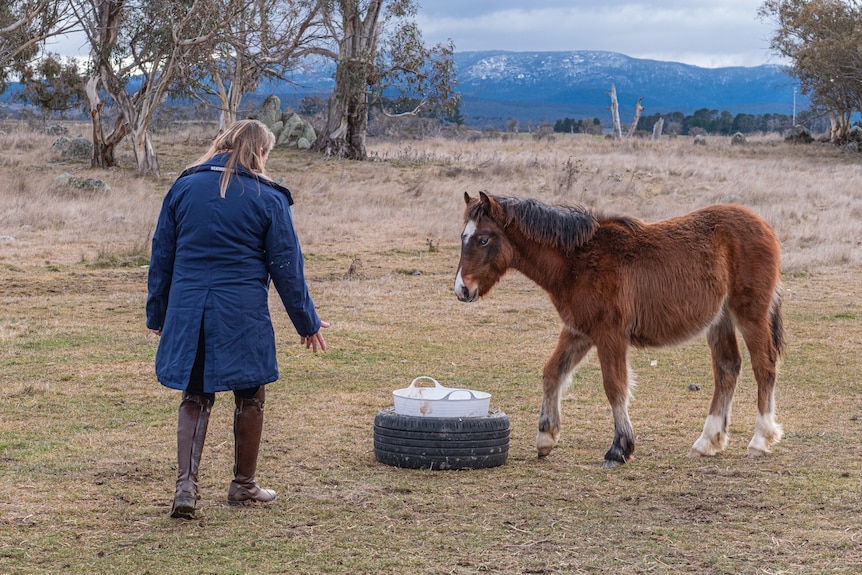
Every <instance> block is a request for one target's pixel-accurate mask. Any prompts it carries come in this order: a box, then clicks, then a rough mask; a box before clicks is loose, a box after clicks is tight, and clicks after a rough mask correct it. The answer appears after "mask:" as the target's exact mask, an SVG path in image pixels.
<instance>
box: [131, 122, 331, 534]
mask: <svg viewBox="0 0 862 575" xmlns="http://www.w3.org/2000/svg"><path fill="white" fill-rule="evenodd" d="M274 144H275V138H274V136H273V134H272V132H270V131H269V129H268V128H267V127H266V126H265V125H264V124H262V123H261V122H258V121H257V120H242V121H239V122H236V123H234V124H233V125H231V127H230V128H228V129H227V130H226V131H225V132H223V133H222V134H220V135H219V136H218V137H217V138H216V139H215V141H214V142H213V143H212V145H211V146H210V149H209V150H208V151H207V152H206V154H204V155H203V156H202V157H201V158H200V159H199V160H198V161H197V162H196V163H195V164H193V165H192V166H191V167H190V168H188V169H187V170H186V171H184V172H183V173H182V174H181V175H180V177H179V178H177V180H176V182H174V185H173V186H172V187H171V189H170V190H169V191H168V194H167V196H165V199H164V203H163V204H162V210H161V213H160V214H159V220H158V224H157V226H156V230H155V232H154V234H153V247H152V255H151V259H150V270H149V278H148V291H149V294H148V297H147V327H148V328H149V329H151V330H152V331H153V332H155V333H156V334H158V335H160V336H161V340H160V341H159V349H158V352H157V353H156V375H157V377H158V379H159V382H160V383H161V384H162V385H164V386H166V387H169V388H172V389H178V390H181V391H182V392H183V394H182V401H181V403H180V408H179V418H178V424H177V460H178V470H177V486H176V493H175V495H174V502H173V505H172V507H171V517H175V518H184V519H193V518H194V516H195V504H196V502H197V499H198V493H197V478H198V466H199V464H200V458H201V451H202V449H203V444H204V438H205V437H206V431H207V424H208V422H209V415H210V410H211V409H212V405H213V402H214V401H215V394H216V392H219V391H232V392H233V394H234V400H235V403H236V410H235V411H234V456H235V462H234V479H233V481H232V482H231V484H230V488H229V490H228V497H227V500H228V503H229V504H231V505H243V504H247V503H253V502H268V501H273V500H274V499H275V497H276V493H275V491H272V490H270V489H263V488H261V487H259V486H258V485H257V483H256V482H255V480H254V476H255V470H256V467H257V455H258V449H259V447H260V437H261V432H262V429H263V406H264V397H265V393H264V390H265V387H264V386H265V385H266V384H267V383H271V382H273V381H275V380H276V379H278V365H277V363H276V357H275V336H274V333H273V328H272V320H271V318H270V315H269V308H268V304H267V301H268V288H269V282H270V280H272V283H274V284H275V288H276V290H277V291H278V294H279V296H280V297H281V301H282V303H283V304H284V307H285V309H286V310H287V313H288V315H289V316H290V319H291V321H292V322H293V325H294V327H295V328H296V330H297V332H298V333H299V336H300V341H301V342H302V343H303V344H304V345H305V346H306V348H310V349H312V350H313V351H314V352H315V353H317V350H318V349H321V350H326V342H325V341H324V339H323V335H322V334H321V332H320V330H321V328H326V327H329V324H328V323H326V322H324V321H321V320H320V318H319V317H318V315H317V312H316V311H315V308H314V302H313V301H312V299H311V296H310V295H309V293H308V288H307V285H306V281H305V275H304V269H303V257H302V252H301V250H300V246H299V241H298V239H297V237H296V230H295V229H294V227H293V220H292V216H291V211H290V206H291V204H293V199H292V198H291V196H290V192H289V191H288V190H287V189H286V188H283V187H281V186H279V185H278V184H276V183H275V182H273V181H271V180H270V179H269V178H268V177H267V176H266V172H265V171H264V167H265V165H266V161H267V158H268V156H269V152H270V150H272V147H273V145H274Z"/></svg>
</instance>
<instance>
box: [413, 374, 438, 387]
mask: <svg viewBox="0 0 862 575" xmlns="http://www.w3.org/2000/svg"><path fill="white" fill-rule="evenodd" d="M420 379H430V380H431V381H433V382H434V387H443V386H442V385H440V382H439V381H437V380H436V379H434V378H433V377H429V376H427V375H420V376H419V377H417V378H416V379H414V380H413V381H411V382H410V387H416V382H417V381H419V380H420Z"/></svg>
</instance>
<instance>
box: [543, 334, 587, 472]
mask: <svg viewBox="0 0 862 575" xmlns="http://www.w3.org/2000/svg"><path fill="white" fill-rule="evenodd" d="M592 347H593V344H592V342H591V341H590V339H589V338H588V337H587V336H585V335H583V334H582V333H579V332H576V331H572V330H570V329H569V328H566V327H564V328H563V330H562V332H560V337H559V339H558V340H557V348H556V349H555V350H554V354H553V355H552V356H551V357H550V359H548V362H547V363H546V364H545V369H544V372H543V373H542V408H541V411H540V412H539V434H538V435H537V436H536V449H537V450H538V452H539V457H545V456H547V455H549V454H550V453H551V451H552V450H553V449H554V448H555V447H556V446H557V443H558V442H559V440H560V400H561V399H562V394H563V391H564V390H565V389H566V387H567V386H568V385H569V382H571V378H572V372H574V371H575V368H576V367H577V366H578V364H579V363H580V362H581V360H582V359H584V356H585V355H587V353H588V352H589V351H590V349H591V348H592Z"/></svg>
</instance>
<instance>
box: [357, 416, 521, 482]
mask: <svg viewBox="0 0 862 575" xmlns="http://www.w3.org/2000/svg"><path fill="white" fill-rule="evenodd" d="M374 455H375V456H376V457H377V461H379V462H381V463H385V464H387V465H394V466H396V467H404V468H409V469H483V468H488V467H497V466H499V465H503V464H504V463H506V459H507V458H508V456H509V418H508V416H507V415H506V414H505V413H503V412H501V411H489V412H488V415H486V416H484V417H419V416H413V415H399V414H397V413H395V409H394V408H391V407H390V408H388V409H381V410H380V411H379V412H378V413H377V416H376V417H375V418H374Z"/></svg>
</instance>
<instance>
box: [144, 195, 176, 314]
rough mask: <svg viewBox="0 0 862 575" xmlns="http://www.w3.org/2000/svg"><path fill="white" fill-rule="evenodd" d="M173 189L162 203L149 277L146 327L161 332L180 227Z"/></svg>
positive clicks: (151, 254)
mask: <svg viewBox="0 0 862 575" xmlns="http://www.w3.org/2000/svg"><path fill="white" fill-rule="evenodd" d="M172 192H173V188H171V190H170V191H168V194H167V195H166V196H165V199H164V201H163V202H162V210H161V212H160V213H159V219H158V222H157V224H156V231H155V232H153V244H152V249H151V252H150V267H149V271H148V274H147V327H148V328H149V329H162V327H164V324H165V313H166V312H167V309H168V294H169V293H170V290H171V280H172V279H173V275H174V257H175V254H176V247H177V228H176V220H175V218H174V212H173V207H172V205H171V203H172V202H171V201H172V199H173V194H172Z"/></svg>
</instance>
